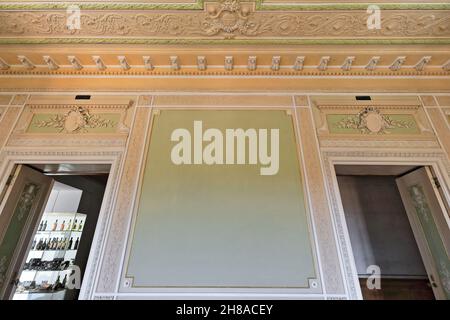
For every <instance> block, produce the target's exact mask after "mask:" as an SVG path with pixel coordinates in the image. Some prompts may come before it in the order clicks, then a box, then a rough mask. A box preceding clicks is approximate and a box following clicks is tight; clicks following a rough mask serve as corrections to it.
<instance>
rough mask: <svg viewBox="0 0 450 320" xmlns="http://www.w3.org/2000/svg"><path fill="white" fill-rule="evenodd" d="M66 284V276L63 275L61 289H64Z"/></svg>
mask: <svg viewBox="0 0 450 320" xmlns="http://www.w3.org/2000/svg"><path fill="white" fill-rule="evenodd" d="M66 283H67V274H66V275H64V279H63V281H62V283H61V288H63V289H64V288H65V287H66Z"/></svg>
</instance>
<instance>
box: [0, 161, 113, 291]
mask: <svg viewBox="0 0 450 320" xmlns="http://www.w3.org/2000/svg"><path fill="white" fill-rule="evenodd" d="M110 168H111V166H110V164H26V165H24V164H22V165H17V166H15V168H14V169H13V173H12V175H11V178H10V179H9V180H10V181H9V184H8V185H7V186H6V189H7V190H6V191H5V192H4V193H3V197H2V199H0V201H1V202H0V205H1V206H0V220H1V221H0V258H1V257H3V263H4V267H3V273H2V274H0V276H2V277H3V281H0V297H1V298H2V299H13V300H75V299H78V295H79V293H80V288H81V286H82V284H83V276H84V272H85V270H86V266H87V263H88V258H89V254H90V249H91V245H92V242H93V238H94V233H95V230H96V227H97V221H98V217H99V214H100V211H101V207H102V203H103V197H104V194H105V189H106V185H107V181H108V177H109V172H110ZM1 271H2V270H0V272H1ZM0 280H1V279H0Z"/></svg>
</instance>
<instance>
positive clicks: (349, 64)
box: [341, 56, 355, 71]
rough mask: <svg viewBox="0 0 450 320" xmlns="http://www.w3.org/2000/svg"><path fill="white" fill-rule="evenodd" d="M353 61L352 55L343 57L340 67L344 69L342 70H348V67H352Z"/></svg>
mask: <svg viewBox="0 0 450 320" xmlns="http://www.w3.org/2000/svg"><path fill="white" fill-rule="evenodd" d="M353 61H355V57H354V56H350V57H347V58H345V61H344V63H343V65H342V67H341V69H342V70H344V71H350V69H351V68H352V64H353Z"/></svg>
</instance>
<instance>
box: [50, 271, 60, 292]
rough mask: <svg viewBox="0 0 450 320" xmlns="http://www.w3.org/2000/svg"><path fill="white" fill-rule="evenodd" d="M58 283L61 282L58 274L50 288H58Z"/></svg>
mask: <svg viewBox="0 0 450 320" xmlns="http://www.w3.org/2000/svg"><path fill="white" fill-rule="evenodd" d="M60 285H61V282H60V278H59V275H58V278H56V281H55V283H54V284H53V285H52V290H53V291H56V290H58V289H59V286H60Z"/></svg>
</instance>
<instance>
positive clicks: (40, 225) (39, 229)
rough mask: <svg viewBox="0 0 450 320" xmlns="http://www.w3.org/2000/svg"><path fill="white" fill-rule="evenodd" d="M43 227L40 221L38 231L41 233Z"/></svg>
mask: <svg viewBox="0 0 450 320" xmlns="http://www.w3.org/2000/svg"><path fill="white" fill-rule="evenodd" d="M43 226H44V221H41V223H40V224H39V227H38V231H42V227H43Z"/></svg>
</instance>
